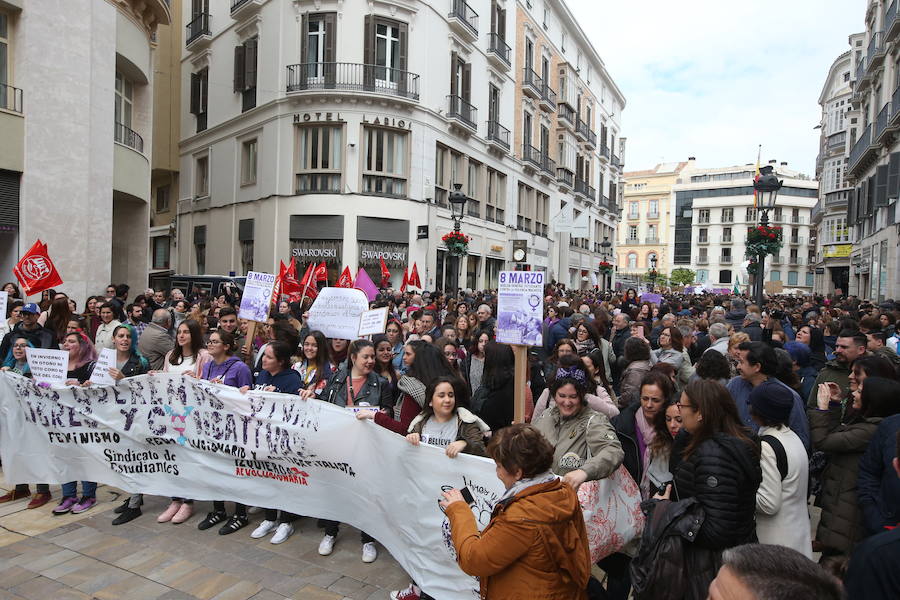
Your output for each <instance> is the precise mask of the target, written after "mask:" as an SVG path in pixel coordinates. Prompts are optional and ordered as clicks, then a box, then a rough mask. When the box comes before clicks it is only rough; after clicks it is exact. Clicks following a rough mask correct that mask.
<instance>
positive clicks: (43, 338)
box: [0, 302, 57, 360]
mask: <svg viewBox="0 0 900 600" xmlns="http://www.w3.org/2000/svg"><path fill="white" fill-rule="evenodd" d="M20 312H21V314H22V321H21V322H19V323H16V326H15V327H13V329H12V331H10V332H9V333H7V334H6V335H5V336H4V337H3V342H2V343H0V360H2V359H3V358H5V357H6V356H7V355H8V354H9V349H10V347H11V346H12V341H13V338H14V337H17V336H18V337H24V338H25V339H27V340H28V341H29V342H31V345H32V346H34V347H35V348H45V349H52V348H57V344H56V335H54V333H53V332H52V331H50V330H49V329H46V328H44V327H42V326H41V324H40V323H38V317H39V316H40V314H41V308H40V307H39V306H38V305H37V304H34V303H33V302H29V303H28V304H26V305H24V306H23V307H22V309H21V311H20Z"/></svg>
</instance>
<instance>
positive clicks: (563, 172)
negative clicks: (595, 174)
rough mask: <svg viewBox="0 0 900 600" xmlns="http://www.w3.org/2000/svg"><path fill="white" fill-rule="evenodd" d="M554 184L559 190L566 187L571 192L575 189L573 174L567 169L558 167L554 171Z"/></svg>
mask: <svg viewBox="0 0 900 600" xmlns="http://www.w3.org/2000/svg"><path fill="white" fill-rule="evenodd" d="M556 182H557V183H559V187H560V188H563V187H566V188H569V189H570V190H571V189H573V188H574V187H575V173H573V172H572V171H570V170H569V169H568V168H567V167H559V168H557V169H556Z"/></svg>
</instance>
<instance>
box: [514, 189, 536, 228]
mask: <svg viewBox="0 0 900 600" xmlns="http://www.w3.org/2000/svg"><path fill="white" fill-rule="evenodd" d="M535 204H537V201H536V199H535V190H534V188H531V187H528V186H527V185H524V184H522V183H520V184H519V196H518V208H517V213H516V228H517V229H520V230H522V231H528V232H531V225H532V222H533V219H532V217H533V215H534V207H535Z"/></svg>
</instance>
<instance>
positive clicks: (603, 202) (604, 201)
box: [599, 196, 637, 218]
mask: <svg viewBox="0 0 900 600" xmlns="http://www.w3.org/2000/svg"><path fill="white" fill-rule="evenodd" d="M599 205H600V208H604V209H606V210H608V211H610V212H615V211H616V210H618V207H617V206H616V203H615V202H612V201H610V199H609V196H600V202H599ZM635 218H637V217H635Z"/></svg>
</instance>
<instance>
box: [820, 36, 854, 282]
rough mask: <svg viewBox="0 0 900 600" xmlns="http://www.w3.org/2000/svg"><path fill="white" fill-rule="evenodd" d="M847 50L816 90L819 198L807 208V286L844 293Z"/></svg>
mask: <svg viewBox="0 0 900 600" xmlns="http://www.w3.org/2000/svg"><path fill="white" fill-rule="evenodd" d="M850 44H851V46H854V45H858V46H861V45H862V35H857V36H851V40H850ZM851 54H852V53H851V52H850V51H847V52H844V53H843V54H841V55H840V56H839V57H838V58H837V59H835V61H834V63H832V65H831V68H830V69H829V70H828V77H827V78H826V79H825V85H824V86H823V87H822V93H821V94H819V106H821V108H822V120H821V122H820V123H819V129H820V132H821V135H820V137H819V155H818V157H817V159H816V179H817V180H818V181H819V199H818V202H816V205H815V206H814V207H813V210H812V214H811V225H812V233H811V239H810V241H811V242H813V240H814V242H813V243H814V245H815V249H816V254H815V259H816V260H815V263H814V264H813V265H812V266H813V269H814V276H815V277H814V284H813V291H814V292H815V293H817V294H834V293H835V292H836V291H841V292H843V293H846V292H847V290H848V286H849V282H850V254H851V253H852V250H853V239H852V236H851V231H852V228H851V227H850V226H849V225H848V223H847V199H848V197H849V195H850V194H851V192H852V186H851V185H850V182H849V180H848V179H847V155H848V153H849V150H850V136H849V135H848V131H849V130H850V121H851V117H850V115H849V113H850V111H851V110H852V108H851V104H850V96H851V94H852V93H853V84H852V80H851V74H852V73H853V57H852V56H851ZM811 245H813V244H812V243H811Z"/></svg>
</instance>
